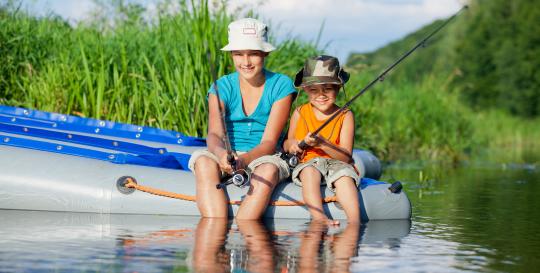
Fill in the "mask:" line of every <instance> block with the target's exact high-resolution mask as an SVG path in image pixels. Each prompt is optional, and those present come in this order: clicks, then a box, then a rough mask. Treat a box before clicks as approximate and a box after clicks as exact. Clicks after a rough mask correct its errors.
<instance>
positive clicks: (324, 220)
mask: <svg viewBox="0 0 540 273" xmlns="http://www.w3.org/2000/svg"><path fill="white" fill-rule="evenodd" d="M311 221H313V222H318V223H321V224H326V225H328V226H330V227H334V226H339V221H338V220H333V219H329V218H327V217H324V218H313V219H311Z"/></svg>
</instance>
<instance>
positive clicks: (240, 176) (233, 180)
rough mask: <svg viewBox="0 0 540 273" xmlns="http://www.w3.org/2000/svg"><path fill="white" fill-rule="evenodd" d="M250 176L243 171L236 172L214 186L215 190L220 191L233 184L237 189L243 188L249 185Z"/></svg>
mask: <svg viewBox="0 0 540 273" xmlns="http://www.w3.org/2000/svg"><path fill="white" fill-rule="evenodd" d="M249 180H250V175H249V174H248V172H246V171H245V170H243V169H241V170H237V171H235V172H234V173H233V174H232V175H231V176H227V177H226V178H225V180H224V181H222V182H220V183H219V184H217V185H216V189H218V190H220V189H223V188H225V187H227V185H230V184H233V185H235V186H237V187H239V188H243V187H245V186H247V185H248V184H249Z"/></svg>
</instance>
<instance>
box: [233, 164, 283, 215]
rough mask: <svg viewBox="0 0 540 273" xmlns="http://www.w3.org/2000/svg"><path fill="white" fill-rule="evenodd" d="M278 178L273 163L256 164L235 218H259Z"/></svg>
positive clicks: (276, 169)
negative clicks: (249, 184) (247, 189)
mask: <svg viewBox="0 0 540 273" xmlns="http://www.w3.org/2000/svg"><path fill="white" fill-rule="evenodd" d="M278 180H279V173H278V168H277V167H276V166H275V165H273V164H269V163H265V164H261V165H259V166H257V167H256V168H255V170H254V171H253V174H252V175H251V186H250V188H249V191H248V193H247V195H246V197H245V198H244V200H243V201H242V204H241V205H240V208H239V209H238V213H237V215H236V219H244V220H249V219H259V218H261V216H262V215H263V213H264V211H265V210H266V207H267V206H268V202H269V201H270V197H271V196H272V191H273V190H274V187H275V186H276V185H277V183H278V182H279V181H278Z"/></svg>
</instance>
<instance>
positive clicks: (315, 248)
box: [298, 221, 328, 273]
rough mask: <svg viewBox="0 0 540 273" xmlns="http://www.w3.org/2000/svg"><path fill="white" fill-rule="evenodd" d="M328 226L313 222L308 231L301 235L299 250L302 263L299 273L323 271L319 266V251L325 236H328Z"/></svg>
mask: <svg viewBox="0 0 540 273" xmlns="http://www.w3.org/2000/svg"><path fill="white" fill-rule="evenodd" d="M327 230H328V225H326V223H323V222H320V221H312V222H311V223H310V224H309V228H308V230H307V231H306V232H305V233H304V234H302V235H301V238H302V240H301V243H300V248H299V254H300V261H299V263H298V272H302V273H308V272H321V271H323V270H322V268H321V265H320V264H319V250H320V247H321V241H322V240H323V236H325V235H326V232H327Z"/></svg>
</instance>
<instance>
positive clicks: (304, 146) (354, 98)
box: [288, 5, 468, 167]
mask: <svg viewBox="0 0 540 273" xmlns="http://www.w3.org/2000/svg"><path fill="white" fill-rule="evenodd" d="M467 8H468V6H466V5H465V6H463V7H462V8H461V9H460V10H459V11H458V12H456V13H454V15H452V16H451V17H450V18H448V19H446V21H444V22H443V23H441V24H440V25H439V27H437V28H436V29H435V30H434V31H432V32H431V33H430V34H429V35H428V36H426V37H425V38H424V39H423V40H421V41H420V42H419V43H418V44H416V45H415V46H414V47H413V48H411V49H410V50H409V51H407V52H406V53H405V54H403V55H402V56H401V57H400V58H399V59H398V60H397V61H395V62H394V63H393V64H391V65H390V66H388V68H386V69H385V70H384V71H383V72H381V74H379V76H377V77H376V78H375V79H374V80H373V81H371V82H370V83H369V84H368V85H366V86H365V87H364V88H363V89H362V90H360V91H359V92H358V93H357V94H356V95H354V96H353V97H352V98H351V99H350V100H349V101H347V102H346V103H345V104H344V105H343V106H341V107H340V108H339V109H338V110H337V111H336V112H334V114H332V116H330V118H328V119H327V120H326V121H325V122H324V123H323V124H321V126H319V128H317V129H316V130H315V131H313V133H312V135H313V136H314V137H317V135H318V134H319V133H320V132H321V130H322V129H323V128H324V127H326V125H328V124H329V123H330V122H331V121H332V120H334V119H335V118H336V117H337V116H338V115H339V114H340V113H341V112H343V111H344V110H345V109H347V108H348V107H349V105H351V103H352V102H353V101H355V100H356V99H357V98H358V97H360V96H361V95H362V94H364V93H365V92H366V91H367V90H368V89H369V88H371V87H372V86H373V85H375V84H376V83H377V82H379V81H381V82H382V81H383V80H384V78H385V77H386V74H387V73H388V72H390V71H391V70H392V69H393V68H394V67H395V66H397V65H398V64H399V63H401V61H403V60H404V59H405V58H407V57H408V56H409V55H411V54H412V53H413V52H414V51H415V50H416V49H418V48H419V47H425V45H426V41H427V40H429V39H430V38H431V37H432V36H433V35H435V34H436V33H437V32H439V30H441V29H442V28H444V27H445V26H446V25H447V24H448V23H449V22H450V21H452V20H453V19H454V18H455V17H456V16H457V15H459V14H460V13H461V12H462V11H463V10H465V9H467ZM298 147H300V148H301V149H302V150H305V149H307V148H308V147H309V145H307V144H306V142H305V141H304V140H302V141H301V142H300V143H298ZM292 156H295V155H291V157H292ZM291 161H294V160H291ZM288 162H289V161H288ZM291 167H295V166H291Z"/></svg>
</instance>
